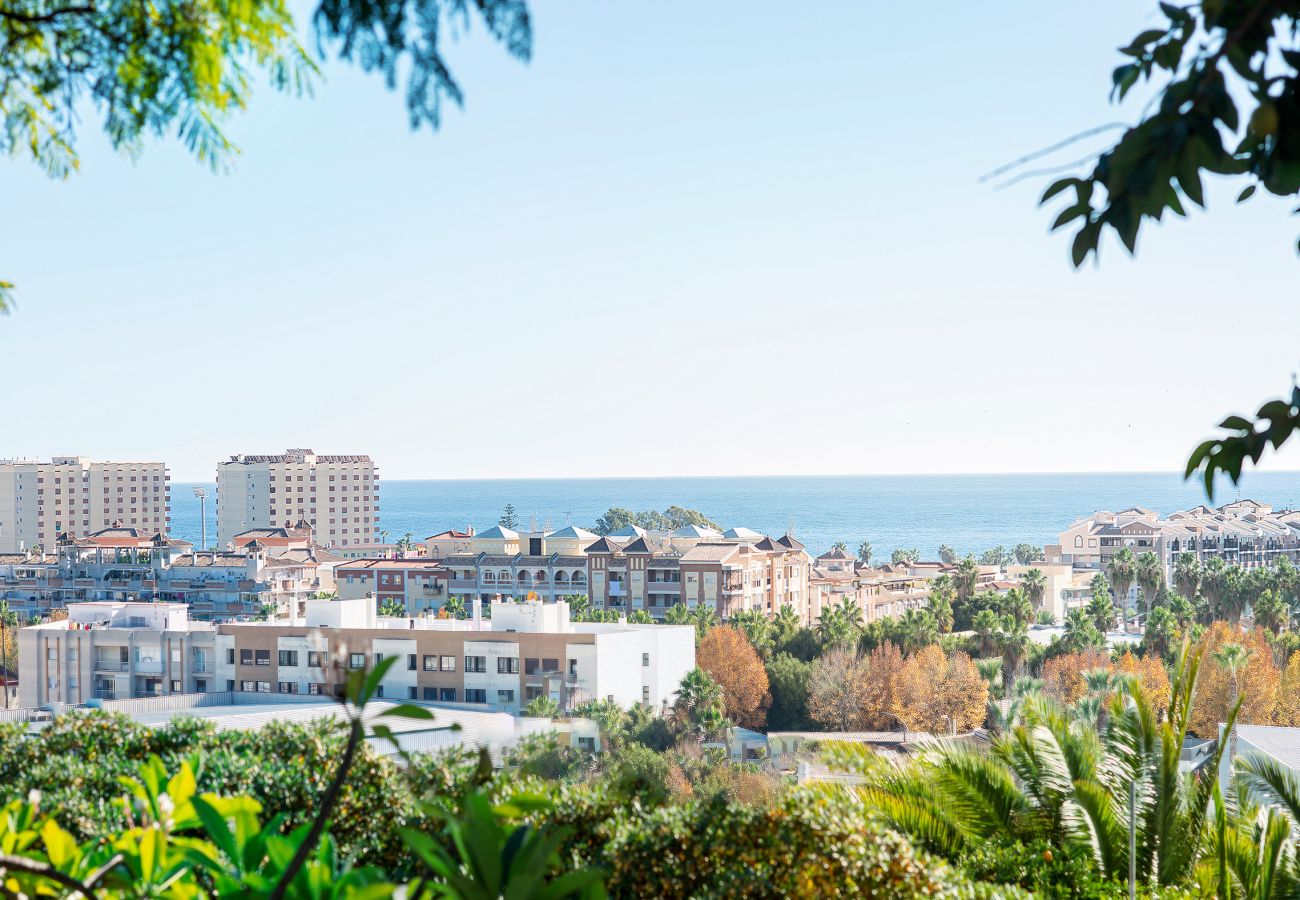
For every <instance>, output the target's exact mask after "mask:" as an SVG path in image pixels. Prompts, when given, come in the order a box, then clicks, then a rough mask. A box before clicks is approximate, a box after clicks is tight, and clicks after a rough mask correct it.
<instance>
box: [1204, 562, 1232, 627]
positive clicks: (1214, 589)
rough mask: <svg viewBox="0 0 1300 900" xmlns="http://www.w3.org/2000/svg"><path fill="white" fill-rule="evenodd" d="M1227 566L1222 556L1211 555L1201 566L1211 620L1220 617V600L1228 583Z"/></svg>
mask: <svg viewBox="0 0 1300 900" xmlns="http://www.w3.org/2000/svg"><path fill="white" fill-rule="evenodd" d="M1227 568H1228V567H1227V565H1226V564H1225V563H1224V562H1223V557H1221V556H1211V557H1210V558H1209V559H1208V560H1206V561H1205V565H1204V566H1202V567H1201V593H1202V594H1203V595H1204V597H1205V602H1206V603H1207V604H1208V605H1209V613H1210V621H1214V620H1215V619H1217V618H1219V601H1220V599H1221V597H1222V595H1223V589H1224V587H1225V586H1226V583H1227V575H1226V571H1227Z"/></svg>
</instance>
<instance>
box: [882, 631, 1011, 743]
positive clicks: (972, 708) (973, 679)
mask: <svg viewBox="0 0 1300 900" xmlns="http://www.w3.org/2000/svg"><path fill="white" fill-rule="evenodd" d="M988 692H989V689H988V684H987V682H985V681H984V679H983V678H982V677H980V673H979V669H977V668H976V667H975V663H973V662H971V658H970V657H969V656H967V655H966V654H965V653H954V654H953V655H952V656H947V655H946V654H945V653H944V652H943V650H942V649H941V648H940V647H938V646H937V645H935V644H931V645H930V646H928V647H925V648H923V649H921V650H918V651H917V652H916V653H914V654H912V655H911V656H910V657H908V658H907V661H906V662H904V663H903V667H902V669H901V670H900V671H899V673H898V680H897V683H896V686H895V689H894V714H895V716H897V718H898V720H899V722H901V723H902V724H903V725H904V726H905V727H906V728H908V729H909V730H913V731H925V732H929V733H931V734H946V733H947V732H948V731H949V730H950V729H954V728H955V730H956V731H959V732H966V731H970V730H972V729H974V728H977V727H978V726H979V725H980V724H981V723H982V722H983V721H984V715H985V710H986V708H987V705H988Z"/></svg>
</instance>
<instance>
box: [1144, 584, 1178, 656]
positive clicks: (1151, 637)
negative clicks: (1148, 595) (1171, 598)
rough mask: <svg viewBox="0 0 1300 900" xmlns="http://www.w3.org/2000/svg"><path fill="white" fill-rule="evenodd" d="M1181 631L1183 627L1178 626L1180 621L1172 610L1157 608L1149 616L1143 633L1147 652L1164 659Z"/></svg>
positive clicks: (1163, 607)
mask: <svg viewBox="0 0 1300 900" xmlns="http://www.w3.org/2000/svg"><path fill="white" fill-rule="evenodd" d="M1175 596H1177V595H1175ZM1181 629H1182V626H1180V625H1179V624H1178V619H1177V617H1176V615H1175V613H1174V611H1173V610H1172V609H1171V608H1169V607H1167V606H1157V607H1156V608H1155V609H1153V610H1151V615H1149V616H1147V624H1146V628H1145V629H1144V632H1143V640H1144V641H1145V643H1146V648H1147V652H1149V653H1154V654H1155V655H1156V656H1157V657H1159V658H1161V659H1163V658H1164V657H1165V656H1167V655H1168V653H1169V648H1170V646H1172V644H1173V639H1174V637H1176V636H1177V634H1178V632H1179V631H1180V630H1181Z"/></svg>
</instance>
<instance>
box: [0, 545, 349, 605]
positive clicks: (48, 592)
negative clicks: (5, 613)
mask: <svg viewBox="0 0 1300 900" xmlns="http://www.w3.org/2000/svg"><path fill="white" fill-rule="evenodd" d="M267 540H268V541H274V539H273V538H268V539H267ZM237 542H238V543H239V544H240V547H239V549H237V550H226V551H194V550H193V548H192V546H191V545H190V544H189V543H187V542H185V541H177V540H170V539H168V538H167V537H166V536H165V535H163V534H160V533H153V534H146V533H142V532H140V531H139V530H137V529H134V528H108V529H104V530H102V531H98V532H95V533H94V534H91V535H87V536H86V537H82V538H73V537H72V536H70V535H63V536H61V537H60V538H59V539H58V540H57V541H56V543H55V544H54V552H35V551H32V550H26V551H23V552H21V553H0V599H3V600H6V601H8V603H9V606H10V608H11V609H12V610H14V611H15V612H18V613H20V614H22V615H25V616H26V615H40V616H46V615H49V613H50V612H51V611H53V610H55V609H61V608H63V607H65V606H68V605H69V604H73V603H80V602H84V601H117V602H123V601H137V600H138V601H163V602H180V603H185V604H187V606H188V608H189V613H190V615H191V616H192V617H195V618H204V619H221V618H236V617H243V616H252V615H258V614H261V613H263V612H264V611H270V610H276V611H282V612H284V613H286V614H288V613H289V612H291V611H292V609H294V608H298V607H300V606H301V604H302V603H303V602H304V601H305V600H307V599H309V598H311V597H314V596H315V595H316V594H317V593H319V592H322V591H324V592H329V591H333V590H334V589H335V580H334V568H335V567H336V566H338V565H339V564H340V563H342V562H343V561H344V560H343V559H342V558H340V557H337V556H334V555H333V554H331V553H329V552H328V551H326V550H325V549H324V548H322V547H320V546H318V545H315V544H311V543H310V542H309V541H307V540H306V539H305V538H298V539H294V540H287V541H285V540H280V541H275V542H274V544H273V545H271V546H268V545H267V544H263V543H261V542H260V541H258V540H257V539H255V538H253V539H249V540H243V539H242V536H240V537H238V538H237Z"/></svg>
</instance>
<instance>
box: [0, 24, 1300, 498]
mask: <svg viewBox="0 0 1300 900" xmlns="http://www.w3.org/2000/svg"><path fill="white" fill-rule="evenodd" d="M531 5H532V10H533V16H534V22H535V35H534V56H533V60H532V61H531V62H530V63H527V64H523V63H520V62H518V61H516V60H514V59H512V58H510V57H509V56H508V55H507V54H506V53H505V52H504V50H503V49H501V48H500V47H498V46H497V45H495V44H494V43H493V42H492V41H491V40H490V39H489V38H488V36H487V35H486V34H485V33H484V31H483V29H482V28H481V27H475V28H473V29H471V31H470V33H469V34H468V35H465V36H464V37H463V38H462V39H461V40H460V41H458V42H457V43H456V44H455V45H454V46H452V47H450V48H449V50H448V56H449V58H450V60H451V61H452V64H453V69H454V71H455V73H456V75H457V76H458V78H459V79H460V81H461V83H462V86H463V87H464V90H465V93H466V106H465V108H464V110H455V109H448V111H447V115H446V116H445V120H444V122H443V127H442V129H441V130H440V131H439V132H438V133H436V134H433V133H430V132H429V131H428V130H423V131H418V132H412V131H411V130H410V128H409V125H408V122H407V117H406V111H405V108H404V103H403V97H402V94H401V91H400V89H399V90H398V91H389V90H387V89H386V88H385V86H384V84H383V82H382V80H381V79H380V78H378V77H376V76H373V75H366V74H363V73H361V72H359V71H358V70H356V69H353V68H350V67H348V66H346V65H343V64H327V65H326V66H325V69H324V75H325V79H324V82H323V83H321V84H319V85H318V86H317V88H316V91H315V95H314V96H313V97H312V98H309V99H299V98H292V97H285V96H281V95H277V94H275V93H273V92H271V91H269V90H262V91H260V92H258V93H257V94H256V95H255V96H254V97H253V99H252V102H251V104H250V108H249V109H248V111H247V112H245V113H243V114H241V115H238V116H236V117H235V118H233V119H232V120H231V121H230V122H229V123H228V129H227V130H228V133H229V134H230V135H231V136H232V137H233V139H234V140H235V142H236V143H237V144H238V145H239V146H240V148H241V150H242V154H241V157H240V158H239V160H238V161H237V162H236V163H235V165H234V167H233V170H232V171H231V172H229V173H227V174H223V175H214V174H212V173H211V172H210V171H208V170H207V169H206V168H205V167H204V166H202V165H200V164H198V163H197V162H195V161H194V160H193V159H192V158H191V157H189V156H188V155H187V154H186V152H185V150H184V149H183V148H182V147H181V146H180V145H179V144H178V143H177V142H175V141H174V140H173V141H165V140H153V141H151V142H149V144H148V145H147V147H146V150H145V152H144V154H143V156H142V157H141V158H140V159H139V160H137V161H134V162H133V161H131V160H129V159H127V158H126V157H124V156H122V155H120V154H115V153H114V152H112V151H111V149H110V148H109V147H108V146H107V145H106V142H105V141H104V140H103V138H102V136H101V135H100V134H99V133H98V132H97V130H96V127H95V125H96V120H95V118H94V115H93V111H91V110H87V111H86V115H85V118H84V126H83V128H82V131H81V134H80V144H79V148H80V151H81V154H82V170H81V172H80V174H78V175H75V176H73V178H72V179H70V180H68V181H66V182H56V181H51V180H49V179H48V178H46V177H45V176H44V175H43V174H42V173H41V172H40V171H39V170H38V169H37V168H36V167H35V166H34V165H32V164H31V163H29V162H25V161H0V277H5V278H8V279H10V280H12V281H15V282H16V283H17V285H18V288H19V293H18V302H19V306H18V309H17V310H16V311H15V312H14V314H12V315H11V316H9V317H7V318H5V319H0V382H2V383H3V384H4V385H5V388H6V390H7V391H8V393H9V395H10V397H11V403H10V405H9V407H8V411H7V413H6V414H5V415H4V416H3V417H0V456H36V457H48V456H50V455H52V454H80V455H88V456H92V457H94V458H98V459H150V460H155V459H162V460H164V461H166V462H167V463H168V464H169V465H170V466H171V469H172V473H173V477H174V478H175V479H177V480H179V481H185V480H200V479H202V480H209V479H211V478H212V477H213V473H214V470H215V465H216V463H217V461H218V460H220V459H223V458H225V457H227V456H228V455H229V454H232V453H241V452H242V453H275V452H282V451H283V450H284V449H285V448H287V447H312V448H314V449H315V450H317V451H318V452H321V453H369V454H370V455H371V456H373V457H374V458H375V459H376V461H377V462H378V463H379V465H380V466H381V470H382V471H383V474H384V476H385V477H386V478H416V477H428V478H469V477H521V476H538V477H542V476H555V477H574V476H620V475H671V474H676V475H684V474H736V475H741V474H783V473H792V474H793V473H808V474H814V473H815V474H824V473H928V472H1022V471H1023V472H1053V471H1061V472H1085V471H1168V470H1174V469H1178V468H1181V464H1182V461H1183V460H1185V459H1186V456H1187V454H1188V452H1189V450H1190V449H1191V448H1192V447H1193V446H1194V445H1195V444H1196V443H1197V442H1198V441H1200V440H1201V439H1203V438H1204V437H1206V436H1207V435H1208V434H1210V433H1211V432H1212V430H1213V425H1214V424H1215V423H1216V422H1217V421H1219V419H1221V418H1222V417H1223V416H1224V415H1225V414H1227V413H1229V412H1238V411H1249V410H1253V409H1254V408H1255V407H1256V406H1257V405H1258V404H1259V403H1260V402H1261V401H1263V400H1264V399H1267V398H1270V397H1273V396H1276V395H1278V394H1280V393H1281V392H1283V391H1285V390H1289V386H1290V383H1291V378H1292V373H1293V372H1295V371H1296V368H1297V362H1298V359H1297V353H1296V348H1297V346H1300V341H1298V340H1297V338H1298V337H1300V315H1297V314H1296V310H1295V301H1296V288H1295V285H1296V284H1297V280H1296V272H1297V258H1296V255H1295V253H1294V250H1293V247H1294V242H1295V238H1296V236H1297V233H1300V221H1298V220H1296V219H1294V218H1292V217H1291V216H1289V214H1288V213H1289V208H1290V205H1292V204H1287V203H1285V202H1282V201H1278V200H1274V199H1272V198H1261V199H1258V200H1256V201H1252V202H1251V203H1250V204H1246V205H1244V206H1240V207H1238V206H1234V205H1233V203H1232V198H1233V197H1234V196H1235V194H1236V192H1237V190H1238V189H1239V186H1234V185H1232V184H1228V183H1221V184H1212V185H1210V186H1209V190H1208V202H1209V206H1210V210H1211V212H1210V213H1209V214H1205V213H1194V214H1193V215H1192V217H1191V219H1190V220H1187V221H1176V222H1174V223H1173V224H1167V225H1165V226H1162V227H1160V228H1157V229H1149V230H1148V231H1147V232H1146V233H1145V234H1144V236H1143V237H1142V239H1141V243H1140V245H1139V254H1138V257H1137V259H1136V260H1131V259H1129V258H1128V257H1127V256H1126V255H1125V254H1124V253H1123V252H1122V250H1121V249H1120V248H1119V247H1118V245H1116V244H1114V243H1111V244H1108V245H1107V246H1106V247H1105V248H1104V250H1103V254H1102V260H1101V264H1100V266H1092V265H1091V264H1090V265H1089V266H1087V267H1086V268H1085V269H1084V270H1082V271H1075V270H1073V269H1072V268H1071V267H1070V265H1069V261H1068V237H1067V236H1066V235H1063V234H1056V235H1049V233H1048V225H1049V224H1050V222H1051V219H1052V218H1053V217H1054V215H1055V213H1054V212H1049V211H1047V210H1043V209H1039V208H1038V207H1037V205H1036V201H1037V197H1038V194H1039V192H1040V191H1041V189H1042V187H1043V186H1044V185H1045V183H1046V182H1047V181H1048V179H1045V178H1044V179H1030V180H1027V181H1025V182H1023V183H1021V184H1019V185H1015V186H1012V187H1009V188H1006V189H1004V190H996V189H994V187H993V186H992V185H990V184H988V183H980V181H979V176H980V175H982V174H984V173H985V172H988V171H989V170H991V169H993V168H995V167H997V166H998V165H1000V164H1002V163H1005V162H1007V161H1008V160H1012V159H1015V158H1017V157H1019V156H1021V155H1022V154H1024V153H1027V152H1029V151H1032V150H1035V149H1037V148H1040V147H1043V146H1046V145H1049V144H1052V143H1054V142H1056V141H1057V140H1059V139H1061V138H1063V137H1065V136H1068V135H1071V134H1074V133H1076V132H1078V131H1080V130H1082V129H1085V128H1089V127H1092V126H1095V125H1099V124H1103V123H1106V122H1112V121H1131V120H1132V119H1133V118H1134V117H1136V116H1137V114H1138V111H1139V109H1140V102H1141V98H1140V97H1139V98H1138V99H1137V100H1136V101H1134V102H1131V103H1128V104H1125V105H1124V106H1122V107H1113V106H1111V105H1110V104H1109V102H1108V98H1107V93H1108V89H1109V73H1110V70H1111V68H1112V67H1113V66H1114V65H1115V64H1116V62H1117V59H1118V56H1117V54H1116V52H1115V48H1116V47H1118V46H1121V45H1122V44H1125V43H1127V42H1128V40H1129V39H1130V38H1131V37H1132V36H1133V35H1134V34H1135V33H1136V32H1137V31H1139V30H1142V29H1143V28H1146V27H1151V25H1152V24H1155V15H1156V14H1153V12H1152V11H1153V10H1154V9H1155V7H1156V4H1155V3H1154V2H1149V3H1148V2H1129V0H1108V2H1105V3H1095V2H1085V0H1060V2H1054V3H1041V2H1032V0H1007V2H1002V3H997V4H943V5H940V6H936V5H934V4H916V3H890V4H886V3H882V2H863V0H854V2H828V3H822V4H817V5H815V6H813V7H808V8H806V9H804V8H797V7H791V6H790V4H788V3H776V2H767V0H763V2H754V0H750V2H743V3H742V2H739V0H734V2H733V0H718V2H712V3H687V2H683V0H659V2H656V3H648V2H642V0H620V2H615V3H611V2H608V0H603V2H597V0H563V2H560V0H534V2H533V3H532V4H531ZM303 9H304V12H305V11H306V9H307V7H303ZM304 18H305V17H304ZM1101 146H1102V143H1101V142H1100V141H1093V142H1085V143H1084V144H1081V145H1079V146H1077V147H1074V148H1071V149H1070V150H1068V151H1066V152H1065V153H1064V154H1062V155H1058V156H1055V157H1053V158H1052V159H1050V160H1048V161H1047V162H1049V163H1050V162H1068V161H1070V160H1073V159H1075V158H1077V157H1080V156H1082V155H1084V153H1086V152H1088V151H1090V150H1092V149H1097V148H1100V147H1101ZM1269 465H1270V466H1271V467H1273V468H1279V467H1280V468H1287V469H1297V468H1300V448H1291V449H1290V450H1289V452H1284V453H1283V454H1281V455H1280V456H1279V457H1278V458H1277V459H1276V460H1275V461H1271V462H1270V463H1269Z"/></svg>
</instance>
